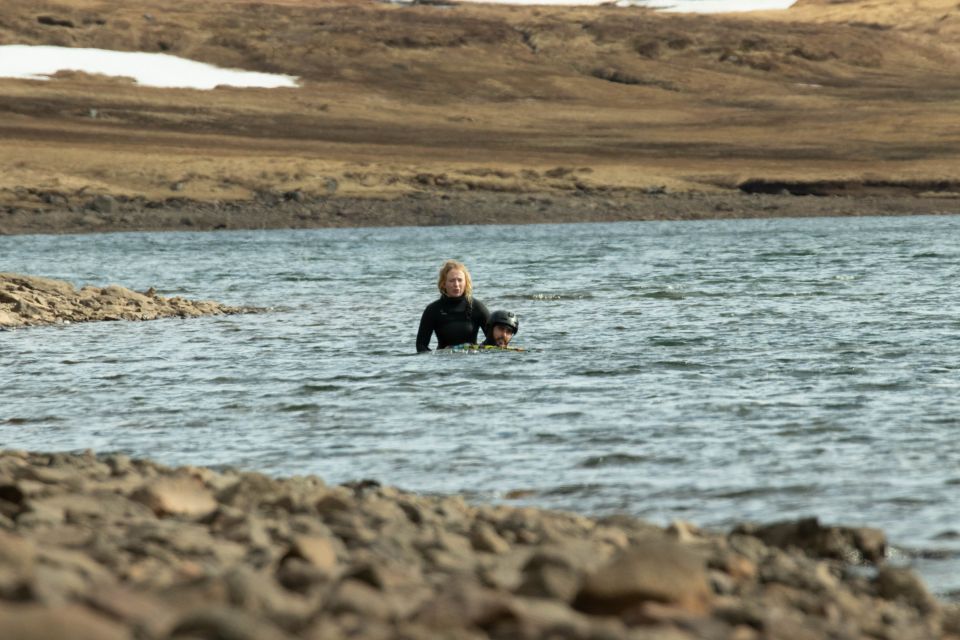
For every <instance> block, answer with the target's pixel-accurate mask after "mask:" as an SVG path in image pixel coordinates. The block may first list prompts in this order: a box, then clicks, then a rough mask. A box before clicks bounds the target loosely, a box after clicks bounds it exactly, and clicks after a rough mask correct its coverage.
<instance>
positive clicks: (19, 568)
mask: <svg viewBox="0 0 960 640" xmlns="http://www.w3.org/2000/svg"><path fill="white" fill-rule="evenodd" d="M35 556H36V549H35V548H34V545H33V543H31V542H30V541H29V540H27V539H25V538H21V537H20V536H18V535H15V534H12V533H7V532H5V531H2V530H0V598H7V599H11V600H16V599H18V597H19V596H22V595H23V594H24V593H25V591H26V589H27V585H28V584H29V583H30V581H31V580H32V578H33V572H34V558H35Z"/></svg>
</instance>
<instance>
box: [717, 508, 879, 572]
mask: <svg viewBox="0 0 960 640" xmlns="http://www.w3.org/2000/svg"><path fill="white" fill-rule="evenodd" d="M736 532H737V533H743V534H748V535H752V536H754V537H756V538H759V539H760V540H762V541H763V542H764V543H765V544H767V545H771V546H774V547H779V548H781V549H789V548H791V547H793V548H797V549H801V550H802V551H804V552H805V553H806V554H807V555H810V556H812V557H815V558H835V559H837V560H843V561H845V562H850V563H859V562H879V561H881V560H883V558H884V557H885V555H886V549H887V543H886V536H884V534H883V532H882V531H879V530H877V529H870V528H866V527H861V528H849V527H824V526H822V525H821V524H820V521H819V520H818V519H817V518H805V519H803V520H797V521H791V522H778V523H774V524H770V525H765V526H756V525H742V526H740V527H737V529H736Z"/></svg>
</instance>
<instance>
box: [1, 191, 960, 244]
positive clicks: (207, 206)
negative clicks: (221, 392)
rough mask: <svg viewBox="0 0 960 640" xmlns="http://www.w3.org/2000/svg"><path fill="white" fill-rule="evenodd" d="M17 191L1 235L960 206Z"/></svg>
mask: <svg viewBox="0 0 960 640" xmlns="http://www.w3.org/2000/svg"><path fill="white" fill-rule="evenodd" d="M807 188H809V185H807ZM19 197H20V199H19V200H17V202H18V204H9V205H7V206H6V207H0V214H2V215H0V235H20V234H31V233H54V234H66V233H104V232H118V231H213V230H227V229H312V228H335V227H375V226H376V227H383V226H387V227H392V226H435V225H470V224H538V223H579V222H624V221H641V220H717V219H729V218H779V217H816V216H885V215H953V214H958V213H960V195H958V194H955V193H953V192H916V193H911V192H909V190H905V191H904V192H903V193H900V192H896V191H895V190H894V192H883V191H877V192H867V193H860V194H857V195H842V194H840V193H831V194H826V195H814V194H795V193H792V192H791V191H790V190H789V189H787V188H783V189H781V190H780V191H779V192H773V193H764V192H757V193H746V192H743V191H738V190H736V189H730V190H714V191H672V190H669V189H667V188H666V187H660V186H656V187H650V188H648V189H645V190H618V189H597V188H588V187H586V186H584V188H583V189H579V190H578V189H574V190H570V191H548V192H537V191H516V192H497V191H483V190H480V191H469V192H462V191H445V190H443V189H429V190H424V191H419V192H415V193H411V194H407V195H402V196H397V197H391V198H374V197H340V196H335V197H332V196H328V195H323V194H313V193H310V192H305V191H301V190H293V191H281V190H278V191H270V190H265V191H262V192H260V193H259V194H258V195H257V196H256V197H254V198H251V199H246V200H231V201H214V202H209V201H200V200H191V199H189V198H180V197H172V198H167V199H164V200H148V199H145V198H142V197H125V196H116V197H115V196H111V195H107V194H101V195H97V196H91V195H89V194H78V195H74V196H67V195H63V194H62V193H54V194H51V192H45V191H24V193H23V194H21V195H20V196H19Z"/></svg>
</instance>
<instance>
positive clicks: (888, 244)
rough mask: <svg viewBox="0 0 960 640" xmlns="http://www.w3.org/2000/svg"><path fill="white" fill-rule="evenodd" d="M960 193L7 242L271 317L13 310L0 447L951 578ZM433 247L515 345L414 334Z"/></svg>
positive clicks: (59, 270) (4, 336) (34, 270)
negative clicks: (245, 476) (955, 204)
mask: <svg viewBox="0 0 960 640" xmlns="http://www.w3.org/2000/svg"><path fill="white" fill-rule="evenodd" d="M957 237H960V217H904V218H871V217H868V218H842V219H841V218H817V219H777V220H725V221H701V222H642V223H618V224H584V225H541V226H488V227H434V228H390V229H336V230H309V231H304V230H300V231H256V232H254V231H250V232H213V233H162V234H161V233H142V234H140V233H131V234H101V235H83V236H20V237H12V236H11V237H0V256H2V262H0V270H2V271H13V272H21V273H29V274H35V275H45V276H50V277H55V278H63V279H66V280H69V281H71V282H74V283H75V284H77V285H80V284H85V283H89V284H94V285H98V286H103V285H106V284H110V283H118V284H123V285H125V286H128V287H131V288H134V289H138V290H144V289H146V288H148V287H150V286H155V287H156V288H157V289H158V292H159V293H161V294H162V295H182V296H187V297H192V298H204V299H215V300H218V301H221V302H226V303H232V304H243V305H258V306H264V307H271V308H272V311H270V312H269V313H263V314H257V315H244V316H230V317H213V318H201V319H190V320H181V319H171V320H160V321H154V322H142V323H137V322H117V323H91V324H78V325H72V326H56V327H43V328H33V329H28V330H18V331H9V332H0V349H2V354H3V355H2V358H0V385H2V388H3V403H2V408H0V446H3V447H7V448H20V449H30V450H47V451H49V450H82V449H86V448H92V449H94V450H96V451H98V452H104V453H106V452H123V453H127V454H130V455H133V456H147V457H150V458H153V459H156V460H158V461H160V462H163V463H167V464H198V465H200V464H202V465H235V466H239V467H243V468H246V469H253V470H260V471H264V472H267V473H271V474H277V475H295V474H318V475H320V476H322V477H323V478H325V479H326V480H327V481H328V482H332V483H337V482H342V481H347V480H351V479H359V478H374V479H378V480H380V481H383V482H384V483H389V484H394V485H398V486H401V487H404V488H407V489H410V490H417V491H423V492H442V493H449V492H459V493H464V494H466V495H467V496H469V497H470V498H472V499H475V500H480V501H498V500H504V499H507V498H506V497H507V496H508V495H510V492H515V491H521V492H529V493H525V497H523V498H522V499H519V500H512V501H511V502H512V503H514V504H516V503H520V504H532V505H537V506H543V507H551V508H562V509H570V510H576V511H579V512H582V513H586V514H590V515H600V514H607V513H612V512H627V513H630V514H634V515H637V516H640V517H643V518H646V519H649V520H652V521H654V522H658V523H661V524H666V523H668V522H669V521H671V520H672V519H675V518H679V519H685V520H689V521H692V522H694V523H697V524H700V525H705V526H719V527H726V526H729V525H730V524H732V523H735V522H740V521H745V520H751V521H760V522H770V521H774V520H779V519H785V518H796V517H801V516H807V515H817V516H819V517H820V518H821V519H822V520H823V521H825V522H828V523H831V524H845V525H868V526H876V527H880V528H883V529H884V530H885V531H886V532H887V533H888V535H889V537H890V539H891V541H892V542H893V543H894V544H895V545H897V547H898V548H899V551H898V552H897V553H898V555H899V558H900V559H901V560H902V561H904V562H910V563H912V564H913V565H915V566H916V567H917V568H918V569H919V570H920V571H921V572H922V573H923V575H924V576H925V577H926V578H927V580H928V581H929V582H930V583H931V584H932V585H933V586H934V588H935V589H936V590H937V591H938V592H939V593H941V594H948V595H950V596H951V597H956V590H958V589H960V571H957V569H958V568H960V561H958V557H960V555H958V554H960V522H958V506H960V500H958V498H957V495H958V492H960V441H958V438H957V430H958V429H960V394H958V390H960V319H958V316H957V310H958V308H960V304H958V302H960V288H958V286H957V282H958V279H960V246H958V244H957V242H956V238H957ZM446 258H457V259H461V260H464V261H465V262H466V263H467V264H468V265H469V266H470V267H471V270H472V273H473V277H474V281H475V285H476V295H477V297H478V298H479V299H481V300H483V301H484V302H485V303H486V304H487V305H488V306H489V307H490V308H491V309H496V308H509V309H512V310H514V311H516V312H517V313H518V314H519V315H520V317H521V325H520V331H519V334H518V336H517V338H516V340H515V344H518V345H521V346H524V347H526V348H527V349H528V350H527V351H526V352H523V353H472V354H471V353H449V352H446V353H435V354H425V355H419V356H418V355H415V354H414V351H415V348H414V341H415V335H416V329H417V323H418V321H419V317H420V313H421V312H422V310H423V307H424V306H425V305H426V304H427V303H429V302H430V301H432V300H433V299H435V298H436V295H437V294H436V285H435V281H436V273H437V269H438V268H439V266H440V264H441V263H442V261H443V260H444V259H446Z"/></svg>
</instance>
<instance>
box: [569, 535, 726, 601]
mask: <svg viewBox="0 0 960 640" xmlns="http://www.w3.org/2000/svg"><path fill="white" fill-rule="evenodd" d="M710 599H711V595H710V585H709V581H708V579H707V572H706V566H705V562H704V560H703V558H701V557H700V556H699V555H697V554H695V553H693V552H692V551H690V550H689V549H687V548H685V547H683V546H682V545H679V544H677V543H675V542H673V541H671V540H669V539H668V538H666V537H660V538H653V537H651V538H648V539H647V540H644V541H641V542H639V543H638V544H636V545H634V546H632V547H630V548H629V549H627V550H626V551H624V552H622V553H621V554H619V555H618V556H616V557H615V558H614V559H613V560H612V561H611V562H610V564H608V565H606V566H604V567H602V568H600V569H599V570H597V571H595V572H593V573H591V574H589V575H587V576H586V578H585V580H584V583H583V586H582V588H581V589H580V591H579V593H578V594H577V597H576V600H575V602H574V605H573V606H574V607H575V608H577V609H578V610H580V611H583V612H585V613H591V614H596V615H617V614H621V613H623V612H625V611H627V610H629V609H631V608H634V607H637V606H638V605H641V604H643V603H644V602H648V601H652V602H659V603H668V604H672V605H676V606H678V607H681V608H683V609H686V610H688V611H691V612H694V613H702V612H704V611H705V610H706V608H707V606H708V604H709V602H710Z"/></svg>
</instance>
